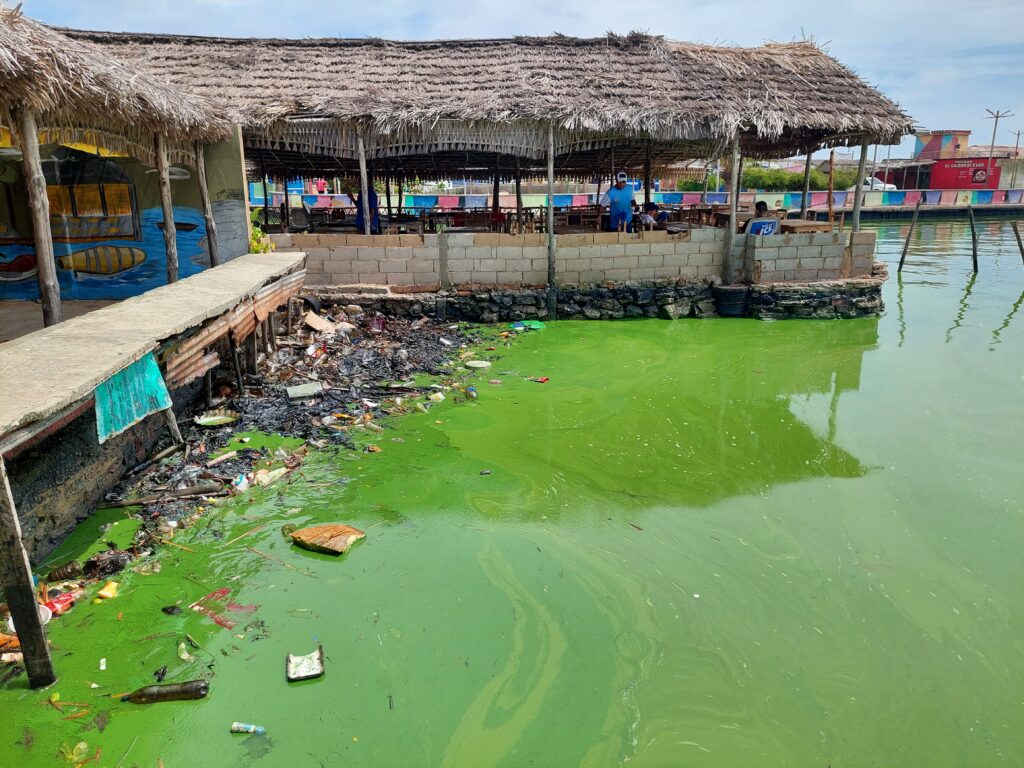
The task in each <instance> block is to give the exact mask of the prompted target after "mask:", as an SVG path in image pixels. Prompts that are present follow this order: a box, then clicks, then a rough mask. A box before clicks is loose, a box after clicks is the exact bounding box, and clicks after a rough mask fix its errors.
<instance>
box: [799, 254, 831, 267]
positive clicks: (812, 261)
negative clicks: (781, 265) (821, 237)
mask: <svg viewBox="0 0 1024 768" xmlns="http://www.w3.org/2000/svg"><path fill="white" fill-rule="evenodd" d="M798 261H799V264H797V267H796V268H797V269H798V270H808V269H822V268H823V267H824V266H825V260H824V259H823V258H821V257H820V256H816V257H812V258H808V259H804V258H801V259H799V260H798Z"/></svg>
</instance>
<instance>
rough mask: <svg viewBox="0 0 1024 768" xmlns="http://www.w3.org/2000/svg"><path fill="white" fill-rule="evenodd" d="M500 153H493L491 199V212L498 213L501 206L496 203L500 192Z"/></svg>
mask: <svg viewBox="0 0 1024 768" xmlns="http://www.w3.org/2000/svg"><path fill="white" fill-rule="evenodd" d="M500 160H501V155H499V154H498V153H497V152H495V153H494V195H493V199H492V200H491V213H495V214H496V213H498V212H499V211H501V206H500V205H498V195H500V194H501V167H500V165H499V163H500Z"/></svg>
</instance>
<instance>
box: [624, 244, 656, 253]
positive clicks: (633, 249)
mask: <svg viewBox="0 0 1024 768" xmlns="http://www.w3.org/2000/svg"><path fill="white" fill-rule="evenodd" d="M626 255H627V256H650V255H651V244H650V243H629V244H628V245H627V246H626Z"/></svg>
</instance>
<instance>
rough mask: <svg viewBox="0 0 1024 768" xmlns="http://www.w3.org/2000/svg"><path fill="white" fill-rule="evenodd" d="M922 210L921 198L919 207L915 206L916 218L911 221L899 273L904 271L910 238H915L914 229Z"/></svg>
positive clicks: (898, 269) (918, 199) (918, 200)
mask: <svg viewBox="0 0 1024 768" xmlns="http://www.w3.org/2000/svg"><path fill="white" fill-rule="evenodd" d="M920 210H921V198H917V205H915V206H914V217H913V218H912V219H911V220H910V229H909V230H908V231H907V239H906V241H905V242H904V243H903V253H902V254H900V265H899V266H898V267H897V268H896V271H897V272H902V271H903V262H904V261H906V260H907V251H908V250H909V249H910V238H912V237H913V236H914V227H916V226H917V214H918V212H919V211H920Z"/></svg>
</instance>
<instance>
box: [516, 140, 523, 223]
mask: <svg viewBox="0 0 1024 768" xmlns="http://www.w3.org/2000/svg"><path fill="white" fill-rule="evenodd" d="M516 224H517V230H518V232H519V234H522V233H523V170H522V167H521V165H520V162H519V155H516Z"/></svg>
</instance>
